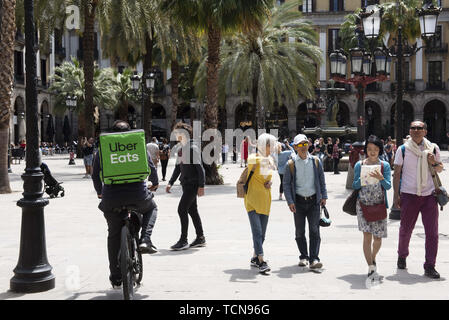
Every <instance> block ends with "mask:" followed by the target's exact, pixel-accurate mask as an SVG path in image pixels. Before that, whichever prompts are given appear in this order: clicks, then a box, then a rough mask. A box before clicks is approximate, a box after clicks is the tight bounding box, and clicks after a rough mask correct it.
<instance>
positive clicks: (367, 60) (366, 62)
mask: <svg viewBox="0 0 449 320" xmlns="http://www.w3.org/2000/svg"><path fill="white" fill-rule="evenodd" d="M372 63H373V62H372V60H371V54H370V53H369V52H367V51H365V52H364V53H363V71H362V74H363V75H365V76H370V75H371V66H372Z"/></svg>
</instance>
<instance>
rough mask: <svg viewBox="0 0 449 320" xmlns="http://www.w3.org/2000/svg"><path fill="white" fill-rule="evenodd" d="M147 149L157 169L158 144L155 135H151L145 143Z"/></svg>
mask: <svg viewBox="0 0 449 320" xmlns="http://www.w3.org/2000/svg"><path fill="white" fill-rule="evenodd" d="M147 151H148V153H149V154H150V156H151V159H152V160H153V163H154V166H155V167H156V169H157V165H158V164H159V144H158V142H157V139H156V137H153V138H152V139H151V142H150V143H148V144H147Z"/></svg>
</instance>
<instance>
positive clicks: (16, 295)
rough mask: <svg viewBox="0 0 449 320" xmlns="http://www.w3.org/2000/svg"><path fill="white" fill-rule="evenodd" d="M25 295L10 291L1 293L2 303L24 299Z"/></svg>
mask: <svg viewBox="0 0 449 320" xmlns="http://www.w3.org/2000/svg"><path fill="white" fill-rule="evenodd" d="M24 295H25V294H24V293H15V292H12V291H10V290H8V291H6V292H2V293H0V301H1V300H8V299H14V298H20V297H23V296H24Z"/></svg>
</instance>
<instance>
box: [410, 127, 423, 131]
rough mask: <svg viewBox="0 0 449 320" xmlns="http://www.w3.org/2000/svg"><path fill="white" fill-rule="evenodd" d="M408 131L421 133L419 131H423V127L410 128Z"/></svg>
mask: <svg viewBox="0 0 449 320" xmlns="http://www.w3.org/2000/svg"><path fill="white" fill-rule="evenodd" d="M410 130H417V131H421V130H424V127H410Z"/></svg>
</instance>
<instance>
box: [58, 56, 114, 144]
mask: <svg viewBox="0 0 449 320" xmlns="http://www.w3.org/2000/svg"><path fill="white" fill-rule="evenodd" d="M93 76H94V82H93V83H94V90H93V100H94V105H96V106H101V107H103V108H106V109H114V108H117V106H118V103H117V99H118V98H119V96H118V92H119V84H118V83H117V78H116V76H115V74H114V71H113V70H112V69H110V68H106V69H99V68H95V69H94V74H93ZM52 80H53V81H52V85H51V86H50V88H49V91H50V92H52V93H53V94H54V95H55V112H56V113H59V114H64V113H65V112H66V110H67V106H66V104H65V100H66V97H67V96H68V95H71V96H75V97H76V99H77V108H76V110H75V113H77V114H78V115H82V114H85V109H86V96H85V85H86V81H85V80H84V70H83V68H82V67H81V64H80V62H79V61H78V60H77V59H75V58H72V61H71V62H69V61H65V62H63V63H62V65H61V66H59V67H57V68H56V69H55V75H54V76H53V77H52ZM92 117H93V113H92V114H91V118H92ZM79 121H80V123H79V126H78V130H79V136H80V137H81V136H83V135H85V136H89V133H88V132H87V131H86V130H85V127H86V124H85V118H84V117H80V118H79Z"/></svg>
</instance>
